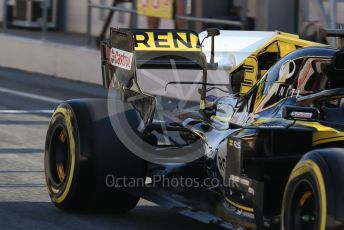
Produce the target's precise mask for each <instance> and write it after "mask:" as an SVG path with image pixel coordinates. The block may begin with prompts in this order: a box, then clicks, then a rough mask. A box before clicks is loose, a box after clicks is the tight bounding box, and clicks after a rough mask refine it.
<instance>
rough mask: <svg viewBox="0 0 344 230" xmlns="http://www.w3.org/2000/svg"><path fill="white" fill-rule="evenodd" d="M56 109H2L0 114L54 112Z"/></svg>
mask: <svg viewBox="0 0 344 230" xmlns="http://www.w3.org/2000/svg"><path fill="white" fill-rule="evenodd" d="M53 112H54V110H48V109H46V110H45V109H42V110H7V109H4V110H0V114H52V113H53Z"/></svg>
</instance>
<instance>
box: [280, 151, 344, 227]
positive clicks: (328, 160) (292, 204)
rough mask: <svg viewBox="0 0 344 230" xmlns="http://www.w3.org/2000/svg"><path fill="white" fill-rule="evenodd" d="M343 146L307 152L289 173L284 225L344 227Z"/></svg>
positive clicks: (282, 223)
mask: <svg viewBox="0 0 344 230" xmlns="http://www.w3.org/2000/svg"><path fill="white" fill-rule="evenodd" d="M343 165H344V149H339V148H329V149H318V150H313V151H310V152H309V153H307V154H305V155H304V156H303V157H302V159H301V160H300V161H299V163H298V164H297V165H296V166H295V168H294V169H293V171H292V172H291V174H290V177H289V180H288V183H287V185H286V188H285V191H284V197H283V203H282V212H281V229H284V230H301V229H302V230H303V229H321V230H324V229H343V228H344V224H343V223H344V208H343V207H344V206H343V205H344V200H343V199H342V197H343V192H344V187H343V183H342V181H343V179H344V170H343Z"/></svg>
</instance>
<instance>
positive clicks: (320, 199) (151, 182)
mask: <svg viewBox="0 0 344 230" xmlns="http://www.w3.org/2000/svg"><path fill="white" fill-rule="evenodd" d="M334 35H342V33H339V32H338V33H334ZM101 58H102V60H101V67H102V73H103V85H104V87H105V88H107V89H109V93H108V98H98V99H78V100H70V101H66V102H63V103H62V104H60V105H59V106H58V107H57V109H56V110H55V112H54V114H53V115H52V118H51V121H50V124H49V128H48V132H47V138H46V150H45V175H46V182H47V187H48V191H49V194H50V197H51V200H52V202H53V203H54V204H55V205H56V207H58V208H60V209H62V210H66V211H101V212H104V211H105V212H126V211H129V210H130V209H132V208H134V207H135V206H136V204H137V202H138V200H139V199H140V198H144V199H146V200H149V201H151V202H154V203H157V204H159V205H161V206H163V207H167V208H170V209H172V210H174V211H176V212H178V213H180V214H183V215H186V216H189V217H191V218H195V219H197V220H200V221H203V222H205V223H211V224H215V225H220V226H223V227H226V228H229V229H280V228H282V229H325V228H335V229H342V228H344V199H343V194H344V186H343V185H342V183H341V182H342V180H343V179H344V169H343V165H344V106H343V105H344V100H343V99H344V51H343V50H341V49H334V48H329V47H328V46H325V45H322V44H316V43H313V42H309V41H305V40H301V39H299V38H298V37H297V36H295V35H291V34H286V33H281V32H247V31H246V32H243V31H219V30H217V29H208V30H207V31H206V32H203V33H201V34H197V33H194V32H192V31H187V30H181V31H176V30H129V29H122V30H120V29H113V28H112V29H111V31H110V39H109V42H103V43H102V44H101ZM177 71H180V72H179V73H178V74H180V75H181V78H182V80H169V81H168V82H166V84H165V85H164V86H163V88H164V90H166V91H167V90H168V89H169V88H172V89H173V90H172V91H178V89H180V88H182V87H184V88H183V89H186V91H187V92H189V91H190V92H191V93H190V94H192V95H199V96H200V99H199V101H198V103H199V104H198V105H196V106H195V103H194V101H192V100H188V98H184V100H181V99H173V98H172V97H170V96H168V97H164V95H163V93H160V94H159V93H154V92H149V86H150V85H153V84H154V82H153V80H152V79H154V78H153V77H152V75H153V74H155V75H156V76H157V78H156V81H161V79H165V78H164V77H165V76H167V75H168V74H169V73H172V75H174V74H176V72H177ZM218 71H222V72H225V73H226V74H225V78H226V79H227V82H225V83H223V82H221V83H219V82H217V81H218V80H219V79H220V78H221V77H219V78H217V77H214V73H216V72H218ZM143 75H146V76H149V78H146V80H144V82H142V78H141V77H143ZM190 76H191V77H190ZM197 76H200V78H197ZM149 79H151V82H150V81H149ZM172 79H173V78H172ZM185 79H188V80H185ZM189 79H194V80H189ZM197 79H201V80H197ZM142 85H145V86H148V88H147V87H146V88H147V89H144V87H142ZM159 92H160V91H159ZM178 92H179V91H178ZM178 92H177V93H176V94H178V95H179V96H180V93H178ZM215 92H218V93H215ZM164 111H165V115H166V116H162V115H161V114H164ZM166 111H167V112H166Z"/></svg>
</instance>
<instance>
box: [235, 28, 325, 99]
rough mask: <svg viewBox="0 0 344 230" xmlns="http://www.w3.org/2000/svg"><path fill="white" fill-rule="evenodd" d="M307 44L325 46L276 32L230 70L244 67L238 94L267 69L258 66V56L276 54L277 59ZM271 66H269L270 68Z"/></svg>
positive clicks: (256, 80) (248, 87) (247, 89)
mask: <svg viewBox="0 0 344 230" xmlns="http://www.w3.org/2000/svg"><path fill="white" fill-rule="evenodd" d="M307 46H325V45H323V44H320V43H315V42H311V41H306V40H303V39H300V38H299V36H297V35H293V34H288V33H282V32H278V33H277V35H275V36H274V37H273V38H272V39H271V40H269V41H268V42H266V43H265V44H264V45H263V46H262V47H260V48H259V49H257V50H256V51H255V52H254V53H253V54H252V55H251V56H250V57H248V58H247V59H245V60H244V61H243V62H242V63H240V64H239V65H237V66H236V67H235V68H234V69H232V70H231V74H232V73H235V72H236V71H238V70H239V69H242V68H243V69H244V77H243V81H242V83H241V87H240V94H246V93H247V92H248V91H249V90H250V89H251V88H252V87H253V86H254V85H255V84H256V83H257V82H258V80H259V79H260V78H261V77H262V76H263V75H264V74H265V73H266V72H267V71H268V69H267V67H266V65H263V66H259V57H262V55H264V54H269V53H272V54H274V53H275V54H276V56H278V59H280V58H283V57H284V56H286V55H287V54H289V53H290V52H292V51H294V50H296V49H299V48H303V47H307ZM270 67H271V66H269V68H270Z"/></svg>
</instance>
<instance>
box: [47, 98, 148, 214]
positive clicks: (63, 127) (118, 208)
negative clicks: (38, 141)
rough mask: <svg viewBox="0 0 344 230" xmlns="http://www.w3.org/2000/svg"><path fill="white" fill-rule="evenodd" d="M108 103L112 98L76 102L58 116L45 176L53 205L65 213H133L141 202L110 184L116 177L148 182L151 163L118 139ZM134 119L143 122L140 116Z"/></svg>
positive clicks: (49, 140) (51, 126)
mask: <svg viewBox="0 0 344 230" xmlns="http://www.w3.org/2000/svg"><path fill="white" fill-rule="evenodd" d="M107 103H108V100H106V99H84V100H72V101H68V102H64V103H62V104H60V105H59V106H58V107H57V109H56V110H55V112H54V114H53V115H52V118H51V121H50V123H49V127H48V131H47V136H46V145H45V157H44V166H45V177H46V183H47V187H48V192H49V195H50V198H51V200H52V202H53V203H54V205H55V206H57V207H58V208H60V209H62V210H65V211H73V212H127V211H129V210H130V209H132V208H134V207H135V206H136V204H137V202H138V201H139V198H138V197H135V196H133V195H131V194H128V193H126V192H124V191H123V190H118V189H117V187H114V186H112V184H111V185H110V186H109V183H108V181H107V180H108V178H109V176H111V177H110V178H111V180H112V182H110V183H113V180H114V179H115V178H134V179H138V178H140V179H144V178H145V162H144V161H143V160H142V159H140V158H138V157H137V156H136V155H134V154H132V153H131V152H130V151H129V150H128V149H127V148H126V147H125V146H124V145H123V144H122V143H121V142H120V140H119V139H118V137H117V135H116V133H115V131H114V130H113V128H112V126H111V121H110V117H109V115H108V112H107ZM116 103H119V102H116ZM120 103H122V102H120ZM128 113H131V115H134V114H133V111H132V112H131V111H128ZM117 115H118V114H117ZM122 115H123V114H122ZM114 116H116V115H114ZM119 116H121V115H119ZM136 118H137V116H136ZM137 119H138V118H137ZM132 121H133V123H134V124H135V122H136V123H138V122H139V120H137V121H135V117H134V118H132Z"/></svg>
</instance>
